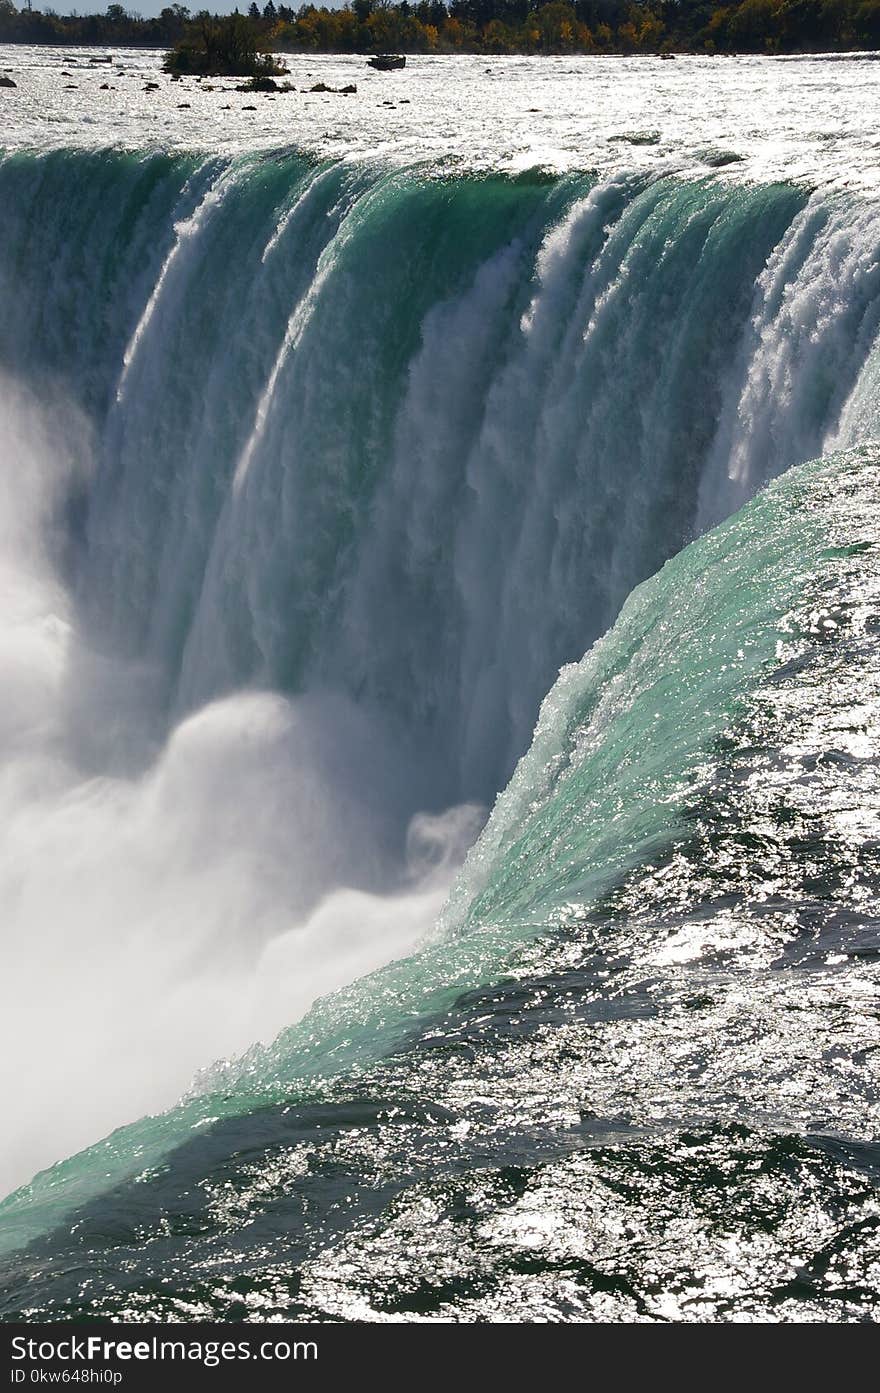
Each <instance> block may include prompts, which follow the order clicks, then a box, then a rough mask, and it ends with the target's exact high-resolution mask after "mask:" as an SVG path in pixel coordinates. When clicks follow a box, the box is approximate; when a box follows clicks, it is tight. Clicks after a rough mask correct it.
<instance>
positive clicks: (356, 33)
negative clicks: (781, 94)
mask: <svg viewBox="0 0 880 1393" xmlns="http://www.w3.org/2000/svg"><path fill="white" fill-rule="evenodd" d="M245 18H246V20H247V25H248V33H249V36H250V42H251V43H252V44H253V47H254V48H255V49H258V50H263V51H269V50H273V51H275V52H280V53H284V52H290V53H294V52H296V53H301V52H306V53H381V52H388V51H393V52H398V53H426V54H430V53H484V54H515V53H534V54H540V53H552V54H564V53H624V54H625V53H732V52H736V53H771V54H773V53H805V52H828V51H847V50H854V49H876V48H880V0H735V2H734V3H730V4H725V3H717V4H713V3H711V0H449V3H448V4H446V3H444V0H418V3H413V0H400V3H398V4H392V3H390V0H352V3H351V4H347V5H345V6H344V7H343V8H341V9H325V8H323V7H322V8H320V9H319V8H317V7H316V6H314V5H303V6H301V7H300V8H299V9H296V10H294V9H291V8H289V7H288V6H286V5H283V4H278V5H276V4H275V3H274V0H267V3H266V4H265V5H264V6H262V7H259V6H258V5H257V4H256V3H253V4H251V5H250V8H249V9H248V11H247V14H246V16H245V15H241V16H239V15H238V11H236V16H235V17H233V19H230V18H228V17H221V16H212V15H211V14H210V13H209V12H208V11H206V10H202V11H199V12H198V13H196V14H193V13H192V12H191V11H190V10H189V9H188V8H187V7H186V6H184V5H177V4H175V5H170V6H167V7H166V8H165V9H163V10H162V12H161V14H160V15H158V16H157V17H156V18H148V19H145V18H142V17H141V16H140V15H138V14H135V13H132V12H130V11H127V10H125V9H124V8H123V6H122V5H119V4H112V5H109V6H108V7H107V9H106V11H105V12H104V13H102V14H93V15H79V14H75V13H74V14H68V15H59V14H56V13H55V11H54V10H53V9H50V8H47V9H45V10H33V9H30V8H24V9H19V8H17V7H16V5H15V4H14V3H13V0H0V43H30V44H39V43H46V44H78V45H79V44H82V45H88V44H97V45H104V46H113V47H122V46H131V47H135V46H140V47H149V48H168V47H174V46H176V45H178V44H181V43H184V44H186V43H191V44H196V43H198V42H199V41H200V36H201V35H202V34H203V33H204V32H205V26H206V24H208V23H211V24H213V25H215V26H220V27H221V28H222V27H223V26H225V25H227V24H229V23H232V22H233V20H236V19H237V21H241V20H243V19H245Z"/></svg>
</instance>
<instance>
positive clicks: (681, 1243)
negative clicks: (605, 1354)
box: [0, 49, 880, 1320]
mask: <svg viewBox="0 0 880 1393" xmlns="http://www.w3.org/2000/svg"><path fill="white" fill-rule="evenodd" d="M157 62H158V60H157V58H156V56H155V55H144V54H122V55H119V56H118V59H117V65H116V66H114V67H113V69H112V71H113V73H114V78H113V79H112V81H113V83H114V85H115V86H116V88H117V91H116V92H115V93H113V92H107V91H102V90H101V86H100V81H101V80H104V81H107V76H106V71H107V70H106V67H103V68H102V69H99V70H98V71H95V65H90V64H89V62H88V55H87V54H79V55H77V54H71V53H70V52H69V51H65V52H64V53H55V54H51V55H49V56H48V57H47V56H45V53H44V51H40V50H34V49H31V50H13V49H6V50H3V52H2V54H0V67H2V68H6V69H7V70H9V71H11V72H13V73H14V76H15V80H16V81H17V83H18V87H17V88H15V89H4V93H3V98H2V99H3V103H4V106H3V112H4V130H5V131H6V148H5V151H4V153H3V156H2V159H0V306H2V318H0V505H2V510H0V681H2V694H3V696H2V705H0V818H2V823H0V825H2V829H3V833H2V843H0V923H2V935H3V937H2V967H3V972H2V978H0V1080H2V1109H3V1113H2V1115H3V1147H2V1156H0V1188H2V1190H3V1191H4V1192H9V1191H13V1190H14V1187H16V1186H20V1187H21V1188H19V1189H17V1190H15V1191H14V1193H11V1194H9V1196H8V1198H7V1199H6V1200H5V1201H4V1202H3V1203H2V1204H0V1252H2V1253H3V1255H4V1256H3V1259H2V1268H0V1314H2V1315H3V1316H6V1317H10V1316H15V1315H22V1314H24V1315H27V1316H31V1317H33V1316H36V1315H41V1316H49V1315H55V1316H59V1315H63V1316H72V1315H90V1316H94V1315H102V1314H103V1315H112V1316H123V1315H127V1316H138V1317H141V1318H147V1317H149V1316H158V1317H167V1318H175V1317H177V1318H189V1317H196V1318H197V1317H199V1316H204V1317H208V1316H213V1317H217V1318H241V1319H265V1318H267V1317H273V1316H274V1317H278V1316H291V1317H297V1316H304V1315H309V1316H313V1317H316V1318H319V1319H338V1318H346V1319H350V1318H357V1319H364V1318H365V1319H421V1318H425V1317H435V1318H436V1317H440V1318H444V1319H460V1320H470V1319H487V1318H488V1319H526V1320H528V1319H648V1320H650V1319H669V1318H673V1319H805V1318H807V1319H822V1320H833V1319H870V1318H872V1316H873V1315H874V1314H876V1306H877V1302H878V1300H880V1189H878V1179H880V1143H878V1139H877V1138H878V1112H877V1061H878V1059H880V1048H878V1046H880V1034H878V1018H880V976H878V947H880V931H878V912H880V908H878V895H880V780H878V763H877V758H878V726H880V552H878V521H880V444H878V443H877V442H878V436H880V414H878V390H880V377H878V374H880V353H878V346H877V345H878V334H880V259H878V257H880V202H878V201H875V197H874V194H875V186H876V145H877V137H876V134H875V131H874V128H873V125H872V124H871V123H870V121H869V117H868V109H867V107H866V105H865V104H866V103H867V101H868V100H869V99H870V98H871V96H872V95H873V96H874V97H876V92H875V89H876V87H877V86H878V85H880V66H878V65H877V64H876V63H873V62H871V61H869V60H867V59H859V58H851V59H846V60H840V61H836V62H830V61H823V60H819V59H812V60H808V61H804V62H794V63H781V62H780V63H774V62H771V61H770V60H757V59H751V60H725V61H719V62H717V63H715V62H712V61H710V60H699V59H695V60H683V59H682V60H677V61H676V62H674V63H659V62H654V61H653V60H643V61H642V60H633V61H628V60H591V59H584V60H562V59H560V60H548V61H544V60H526V59H522V60H506V61H504V62H502V61H500V60H499V61H497V62H495V63H490V64H489V65H488V66H489V67H490V68H491V69H492V71H491V72H490V73H486V71H485V69H486V66H487V63H486V60H485V59H483V60H476V59H457V60H453V59H448V60H436V62H434V61H433V60H432V61H428V60H422V61H421V62H412V63H411V64H410V65H408V67H407V69H406V71H405V73H403V74H390V75H385V76H384V77H383V76H380V75H376V74H365V71H364V69H363V67H362V65H361V64H360V62H359V61H358V62H356V60H353V59H332V60H330V59H327V60H320V59H314V58H312V59H308V60H307V59H303V58H298V59H297V60H295V63H294V73H293V77H294V79H296V85H297V86H298V87H300V88H302V87H304V86H306V85H307V84H308V79H309V77H310V76H316V77H317V76H321V77H322V78H324V79H325V80H327V81H329V82H331V83H334V84H335V82H336V79H337V78H339V79H340V84H339V85H342V83H341V79H342V78H343V77H344V78H345V79H346V80H348V79H349V78H350V77H351V76H352V75H353V74H355V73H356V77H357V82H358V86H359V91H358V93H357V94H356V95H355V96H353V97H351V98H343V97H341V96H339V95H338V94H320V98H319V95H318V94H314V95H312V94H310V95H308V96H307V97H306V96H304V94H303V93H302V91H300V92H298V93H287V94H280V95H279V96H278V97H277V98H276V99H269V98H264V97H262V96H255V97H252V98H250V97H245V96H243V95H242V94H240V93H238V92H228V91H223V90H220V89H221V87H222V84H219V83H218V84H217V87H216V88H215V90H214V91H206V90H205V85H204V84H202V87H201V89H200V90H198V91H197V84H196V83H195V82H190V83H189V84H179V83H178V84H171V82H170V80H169V79H167V78H158V79H156V78H155V73H156V69H157ZM62 68H64V70H65V71H67V72H70V73H72V74H74V75H75V79H76V80H75V81H74V80H71V81H70V83H69V87H71V88H74V89H75V90H74V91H65V89H64V88H63V87H62V86H61V85H60V72H61V69H62ZM670 70H671V71H670ZM146 75H149V76H150V78H151V80H159V82H160V89H159V91H158V93H154V92H150V93H145V92H143V91H142V88H143V86H144V85H145V84H144V83H143V78H144V76H146ZM126 83H128V84H129V86H128V87H126ZM701 84H706V85H705V88H701ZM710 84H711V85H710ZM184 88H185V89H186V91H187V100H188V101H190V103H191V104H190V107H189V108H187V109H186V111H185V112H180V113H178V111H177V109H176V108H177V102H178V101H179V100H181V97H180V94H181V90H182V89H184ZM701 91H703V93H704V96H705V93H707V92H711V100H704V99H703V98H702V97H701V95H700V94H701ZM62 94H64V95H63V96H62ZM386 101H393V102H394V106H393V107H386V106H384V103H385V102H386ZM252 103H257V104H259V105H258V109H257V112H256V114H254V113H250V112H247V111H246V110H245V107H246V105H250V104H252ZM532 107H536V108H538V110H537V111H536V112H531V111H530V108H532ZM517 113H518V114H517ZM249 123H251V124H249ZM765 486H766V487H765ZM560 669H561V671H560ZM536 722H537V725H536ZM487 818H488V821H487ZM484 824H485V826H484ZM481 828H482V831H481ZM279 1031H280V1032H281V1033H280V1034H279V1033H278V1032H279ZM178 1100H179V1101H178ZM138 1118H140V1119H141V1120H140V1121H138V1120H137V1119H138ZM120 1124H128V1125H125V1126H121V1127H120ZM114 1127H117V1128H118V1130H116V1131H112V1129H113V1128H114ZM108 1133H110V1135H106V1134H108ZM102 1136H104V1137H105V1139H104V1140H103V1141H99V1140H98V1138H101V1137H102ZM84 1147H85V1148H88V1149H86V1150H83V1149H82V1148H84ZM65 1157H68V1158H69V1159H64V1158H65ZM41 1168H42V1169H41ZM36 1171H41V1173H40V1174H38V1175H37V1176H36V1178H35V1179H33V1180H31V1176H33V1174H34V1172H36ZM25 1182H30V1183H25Z"/></svg>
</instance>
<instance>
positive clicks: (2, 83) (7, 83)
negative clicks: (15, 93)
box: [0, 76, 18, 87]
mask: <svg viewBox="0 0 880 1393" xmlns="http://www.w3.org/2000/svg"><path fill="white" fill-rule="evenodd" d="M17 86H18V83H17V82H13V81H12V78H11V77H5V76H3V77H0V87H17Z"/></svg>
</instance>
